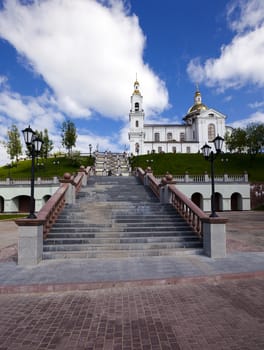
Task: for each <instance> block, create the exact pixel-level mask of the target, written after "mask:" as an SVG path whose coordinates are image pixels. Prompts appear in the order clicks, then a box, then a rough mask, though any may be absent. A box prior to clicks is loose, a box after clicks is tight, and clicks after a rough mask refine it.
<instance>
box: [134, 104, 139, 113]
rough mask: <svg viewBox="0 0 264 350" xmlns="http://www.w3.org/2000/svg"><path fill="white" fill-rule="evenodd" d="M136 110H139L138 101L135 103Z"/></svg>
mask: <svg viewBox="0 0 264 350" xmlns="http://www.w3.org/2000/svg"><path fill="white" fill-rule="evenodd" d="M135 111H136V112H138V111H139V103H138V102H136V103H135Z"/></svg>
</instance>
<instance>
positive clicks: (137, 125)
mask: <svg viewBox="0 0 264 350" xmlns="http://www.w3.org/2000/svg"><path fill="white" fill-rule="evenodd" d="M136 128H138V120H136Z"/></svg>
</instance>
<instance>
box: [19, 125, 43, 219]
mask: <svg viewBox="0 0 264 350" xmlns="http://www.w3.org/2000/svg"><path fill="white" fill-rule="evenodd" d="M22 133H23V136H24V140H25V144H26V146H27V148H28V150H29V151H30V155H31V159H32V162H31V181H30V204H29V215H28V219H35V218H36V215H35V197H34V185H35V157H36V155H37V154H38V153H39V152H40V150H41V147H42V144H43V141H42V139H41V138H40V137H38V136H36V133H35V132H34V131H33V130H32V129H31V127H30V126H29V127H28V128H26V129H24V130H22Z"/></svg>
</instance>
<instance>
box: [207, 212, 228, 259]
mask: <svg viewBox="0 0 264 350" xmlns="http://www.w3.org/2000/svg"><path fill="white" fill-rule="evenodd" d="M227 221H228V220H227V219H224V218H221V217H214V218H212V217H208V218H203V219H202V225H203V228H202V234H203V246H204V253H205V255H207V256H209V257H210V258H224V257H225V256H226V223H227Z"/></svg>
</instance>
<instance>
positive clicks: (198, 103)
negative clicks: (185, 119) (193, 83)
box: [188, 87, 208, 113]
mask: <svg viewBox="0 0 264 350" xmlns="http://www.w3.org/2000/svg"><path fill="white" fill-rule="evenodd" d="M207 109H208V107H207V106H206V105H205V104H203V103H202V96H201V93H200V91H199V88H198V87H197V89H196V91H195V94H194V105H193V106H192V107H190V108H189V110H188V113H192V112H195V111H197V112H198V111H199V112H200V111H206V110H207Z"/></svg>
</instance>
